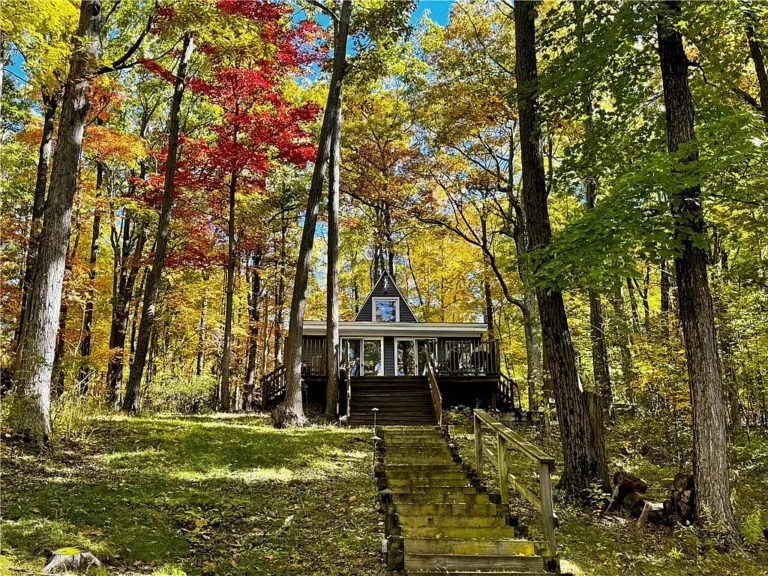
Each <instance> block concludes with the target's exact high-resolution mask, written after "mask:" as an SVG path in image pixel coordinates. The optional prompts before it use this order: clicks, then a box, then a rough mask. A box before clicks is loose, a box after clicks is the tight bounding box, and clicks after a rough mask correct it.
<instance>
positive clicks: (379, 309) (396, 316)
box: [373, 298, 400, 322]
mask: <svg viewBox="0 0 768 576" xmlns="http://www.w3.org/2000/svg"><path fill="white" fill-rule="evenodd" d="M373 321H374V322H400V307H399V306H398V298H374V299H373Z"/></svg>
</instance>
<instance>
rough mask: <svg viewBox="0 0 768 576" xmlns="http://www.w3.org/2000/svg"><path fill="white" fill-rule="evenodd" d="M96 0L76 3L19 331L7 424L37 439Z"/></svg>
mask: <svg viewBox="0 0 768 576" xmlns="http://www.w3.org/2000/svg"><path fill="white" fill-rule="evenodd" d="M100 31H101V0H83V2H82V3H81V5H80V21H79V24H78V32H77V35H76V36H75V37H74V38H75V40H74V42H75V51H74V53H73V56H72V62H71V66H70V70H69V75H68V77H67V83H66V86H65V88H64V98H63V106H62V113H61V122H60V125H59V138H58V145H57V150H56V157H55V158H54V161H53V171H52V173H51V186H50V191H49V194H48V200H47V205H46V208H45V216H44V222H43V230H42V232H41V234H40V248H39V252H38V257H37V262H36V265H35V277H34V280H33V281H32V284H31V288H30V290H29V302H28V316H27V321H26V323H25V324H26V326H25V329H24V333H23V334H22V335H21V344H20V348H21V349H20V353H19V356H18V363H17V367H16V383H17V386H18V391H19V393H20V397H21V399H20V401H18V402H15V403H14V407H13V408H17V409H16V410H14V413H13V414H12V416H11V420H10V423H11V427H12V428H13V430H14V432H15V433H16V434H19V435H22V436H24V437H27V438H29V439H30V440H32V441H34V442H37V443H40V442H47V439H48V435H49V434H50V431H51V423H50V396H51V371H52V369H53V357H54V352H55V350H54V346H55V340H56V328H57V325H58V320H59V311H60V309H61V290H62V283H63V281H64V266H65V263H66V258H67V245H68V241H69V233H70V227H71V218H72V201H73V199H74V196H75V190H76V188H77V167H78V162H79V159H80V151H81V148H82V141H83V131H84V129H85V117H86V114H87V112H88V88H89V86H90V83H91V77H92V75H91V73H90V72H91V71H90V68H91V67H92V66H93V65H94V64H95V63H96V62H97V60H98V57H99V53H100V52H101V43H100V40H99V34H100Z"/></svg>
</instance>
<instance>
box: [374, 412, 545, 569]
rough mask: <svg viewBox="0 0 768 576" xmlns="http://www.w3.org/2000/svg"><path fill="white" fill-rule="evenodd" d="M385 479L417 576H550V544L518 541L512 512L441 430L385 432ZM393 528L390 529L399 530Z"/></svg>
mask: <svg viewBox="0 0 768 576" xmlns="http://www.w3.org/2000/svg"><path fill="white" fill-rule="evenodd" d="M383 438H384V442H385V448H384V460H383V462H384V476H385V479H386V484H387V488H388V489H389V490H391V491H392V501H393V503H394V509H395V519H394V524H395V528H394V531H395V533H397V532H399V534H400V536H402V546H403V553H404V565H403V569H404V572H395V574H403V575H405V574H407V575H410V576H417V575H418V576H437V575H447V574H450V575H453V576H469V575H470V574H471V575H475V576H479V575H482V574H488V575H492V576H521V575H530V574H544V573H545V566H546V560H547V557H548V556H549V545H548V544H547V542H540V541H530V540H523V539H519V538H517V537H516V534H515V529H514V528H513V527H512V526H509V525H508V521H507V516H508V511H507V509H506V506H504V507H502V506H501V505H497V504H495V503H493V502H491V500H490V498H489V495H488V494H483V493H480V492H479V491H478V490H477V488H476V487H475V486H473V484H472V482H471V481H470V479H469V478H468V477H467V475H466V474H465V472H464V470H463V468H462V467H461V466H460V465H459V464H457V463H455V462H454V459H453V456H452V454H451V451H450V449H449V447H448V443H447V441H446V439H445V438H444V437H443V435H442V433H441V431H440V430H439V429H437V428H435V427H434V426H433V427H419V428H415V427H408V428H394V427H393V428H385V429H384V430H383ZM391 531H392V530H390V532H391Z"/></svg>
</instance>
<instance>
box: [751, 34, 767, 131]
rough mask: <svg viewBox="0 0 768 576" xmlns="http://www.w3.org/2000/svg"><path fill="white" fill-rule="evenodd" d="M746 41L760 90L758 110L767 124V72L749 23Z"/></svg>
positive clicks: (760, 49)
mask: <svg viewBox="0 0 768 576" xmlns="http://www.w3.org/2000/svg"><path fill="white" fill-rule="evenodd" d="M747 41H748V42H749V53H750V55H751V56H752V63H753V64H754V65H755V71H756V72H757V85H758V86H759V88H760V108H761V109H762V111H763V119H764V120H765V121H766V122H768V72H767V71H766V69H765V57H764V55H763V46H762V44H761V42H760V41H759V40H758V39H757V37H756V36H755V28H754V26H753V25H752V24H751V23H750V24H748V25H747Z"/></svg>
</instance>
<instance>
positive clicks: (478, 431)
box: [475, 414, 483, 480]
mask: <svg viewBox="0 0 768 576" xmlns="http://www.w3.org/2000/svg"><path fill="white" fill-rule="evenodd" d="M475 462H477V477H478V478H479V479H480V480H482V479H483V423H482V422H481V421H480V418H479V417H478V415H477V414H475Z"/></svg>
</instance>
